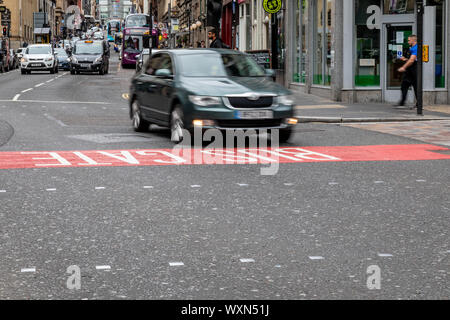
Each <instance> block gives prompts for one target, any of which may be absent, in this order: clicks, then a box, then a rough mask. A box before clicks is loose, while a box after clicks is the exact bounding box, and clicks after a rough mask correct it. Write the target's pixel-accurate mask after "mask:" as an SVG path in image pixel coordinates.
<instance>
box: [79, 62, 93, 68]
mask: <svg viewBox="0 0 450 320" xmlns="http://www.w3.org/2000/svg"><path fill="white" fill-rule="evenodd" d="M81 67H82V68H88V69H89V68H90V67H91V65H90V64H87V63H82V64H81Z"/></svg>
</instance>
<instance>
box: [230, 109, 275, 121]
mask: <svg viewBox="0 0 450 320" xmlns="http://www.w3.org/2000/svg"><path fill="white" fill-rule="evenodd" d="M234 116H235V118H236V119H272V118H273V111H272V110H249V111H235V114H234Z"/></svg>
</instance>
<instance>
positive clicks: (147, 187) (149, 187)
mask: <svg viewBox="0 0 450 320" xmlns="http://www.w3.org/2000/svg"><path fill="white" fill-rule="evenodd" d="M144 189H153V186H144Z"/></svg>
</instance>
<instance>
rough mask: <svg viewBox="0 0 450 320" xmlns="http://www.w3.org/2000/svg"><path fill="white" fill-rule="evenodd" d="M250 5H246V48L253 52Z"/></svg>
mask: <svg viewBox="0 0 450 320" xmlns="http://www.w3.org/2000/svg"><path fill="white" fill-rule="evenodd" d="M250 13H251V12H250V4H249V3H246V4H245V26H246V28H245V48H246V49H247V50H252V28H251V25H252V17H251V14H250Z"/></svg>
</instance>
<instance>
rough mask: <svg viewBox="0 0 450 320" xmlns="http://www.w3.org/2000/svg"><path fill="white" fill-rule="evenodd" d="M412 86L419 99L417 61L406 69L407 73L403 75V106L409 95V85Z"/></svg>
mask: <svg viewBox="0 0 450 320" xmlns="http://www.w3.org/2000/svg"><path fill="white" fill-rule="evenodd" d="M410 86H412V87H413V88H414V95H415V96H416V100H417V63H414V64H413V65H412V66H410V67H409V68H408V69H406V72H405V74H404V75H403V80H402V100H401V101H400V105H401V106H403V105H404V104H405V101H406V97H407V96H408V90H409V87H410Z"/></svg>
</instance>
